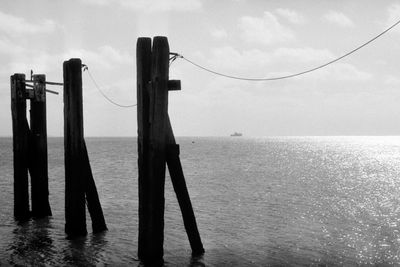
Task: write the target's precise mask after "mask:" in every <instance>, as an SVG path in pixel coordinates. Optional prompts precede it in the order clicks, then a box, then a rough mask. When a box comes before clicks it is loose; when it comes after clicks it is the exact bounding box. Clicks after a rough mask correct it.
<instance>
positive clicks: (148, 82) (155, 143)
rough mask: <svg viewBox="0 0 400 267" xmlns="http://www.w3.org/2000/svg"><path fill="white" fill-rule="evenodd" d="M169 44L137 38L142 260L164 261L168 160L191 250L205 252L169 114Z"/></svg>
mask: <svg viewBox="0 0 400 267" xmlns="http://www.w3.org/2000/svg"><path fill="white" fill-rule="evenodd" d="M169 54H170V53H169V45H168V40H167V38H166V37H155V38H154V39H153V47H152V49H151V39H150V38H139V39H138V42H137V51H136V56H137V57H136V63H137V99H138V102H137V103H138V106H137V109H138V111H137V116H138V117H137V121H138V166H139V247H138V256H139V259H140V260H141V261H142V262H143V263H144V264H145V265H161V264H162V263H163V243H164V204H165V199H164V187H165V171H166V164H167V163H168V167H169V171H170V174H171V178H172V182H173V186H174V190H175V192H176V195H177V197H178V202H179V205H180V207H181V211H182V214H183V218H184V224H185V228H186V230H187V233H188V237H189V241H190V245H191V247H192V252H193V255H200V254H203V253H204V248H203V244H202V243H201V239H200V235H199V232H198V229H197V224H196V220H195V217H194V213H193V209H192V205H191V202H190V198H189V194H188V191H187V188H186V183H185V180H184V176H183V171H182V166H181V164H180V159H179V146H178V145H176V143H175V138H174V136H173V133H172V128H171V125H170V122H169V118H168V91H169V90H180V81H175V80H174V81H169Z"/></svg>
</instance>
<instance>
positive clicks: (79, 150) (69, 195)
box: [64, 59, 107, 238]
mask: <svg viewBox="0 0 400 267" xmlns="http://www.w3.org/2000/svg"><path fill="white" fill-rule="evenodd" d="M64 150H65V232H66V234H67V235H68V237H70V238H72V237H74V236H80V235H85V234H87V230H86V214H85V211H86V210H85V202H86V201H87V204H88V210H89V214H90V217H91V220H92V228H93V232H101V231H104V230H107V226H106V224H105V220H104V216H103V210H102V208H101V205H100V200H99V197H98V193H97V189H96V185H95V182H94V180H93V175H92V171H91V168H90V162H89V157H88V154H87V149H86V144H85V140H84V130H83V103H82V62H81V60H80V59H70V60H69V61H65V62H64Z"/></svg>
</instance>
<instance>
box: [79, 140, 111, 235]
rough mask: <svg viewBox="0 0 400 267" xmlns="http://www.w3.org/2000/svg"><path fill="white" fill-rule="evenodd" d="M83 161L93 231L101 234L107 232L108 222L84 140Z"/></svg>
mask: <svg viewBox="0 0 400 267" xmlns="http://www.w3.org/2000/svg"><path fill="white" fill-rule="evenodd" d="M82 156H83V161H82V169H83V170H84V175H85V183H86V185H85V193H86V201H87V206H88V210H89V214H90V219H91V220H92V230H93V232H94V233H100V232H103V231H105V230H107V226H106V222H105V220H104V215H103V209H102V208H101V205H100V200H99V194H98V193H97V188H96V184H95V182H94V179H93V174H92V169H91V167H90V162H89V156H88V153H87V148H86V143H85V140H83V151H82Z"/></svg>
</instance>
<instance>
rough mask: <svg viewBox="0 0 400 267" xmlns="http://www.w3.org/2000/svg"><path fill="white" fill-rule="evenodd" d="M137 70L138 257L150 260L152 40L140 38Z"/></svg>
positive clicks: (137, 48) (137, 52) (137, 46)
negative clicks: (150, 92)
mask: <svg viewBox="0 0 400 267" xmlns="http://www.w3.org/2000/svg"><path fill="white" fill-rule="evenodd" d="M136 70H137V123H138V169H139V179H138V180H139V181H138V189H139V192H138V193H139V194H138V195H139V207H138V210H139V237H138V243H139V245H138V257H139V258H140V259H146V258H149V257H150V256H151V255H149V251H146V249H145V248H146V247H147V245H146V241H147V239H146V233H147V231H148V224H147V222H148V220H149V219H148V218H149V208H148V207H149V206H148V203H149V202H148V199H147V198H148V194H149V183H148V181H149V180H148V179H147V174H148V167H149V165H148V149H149V137H148V136H149V126H150V124H149V85H150V79H151V38H139V39H138V40H137V44H136Z"/></svg>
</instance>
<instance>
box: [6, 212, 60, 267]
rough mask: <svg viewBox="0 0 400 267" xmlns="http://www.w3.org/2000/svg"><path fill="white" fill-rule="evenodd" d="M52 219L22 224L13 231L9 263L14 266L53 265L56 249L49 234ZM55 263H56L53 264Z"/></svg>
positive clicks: (9, 248)
mask: <svg viewBox="0 0 400 267" xmlns="http://www.w3.org/2000/svg"><path fill="white" fill-rule="evenodd" d="M49 228H51V222H50V219H48V218H45V219H40V220H35V221H29V222H25V223H23V224H20V225H18V226H17V228H15V229H14V230H13V239H12V243H11V244H10V245H9V247H8V248H7V250H8V251H9V252H10V260H9V263H10V264H13V265H26V264H30V265H42V264H51V263H52V259H53V256H54V254H55V253H56V249H55V247H54V245H53V241H52V239H51V237H50V234H49ZM53 263H55V262H53Z"/></svg>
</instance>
